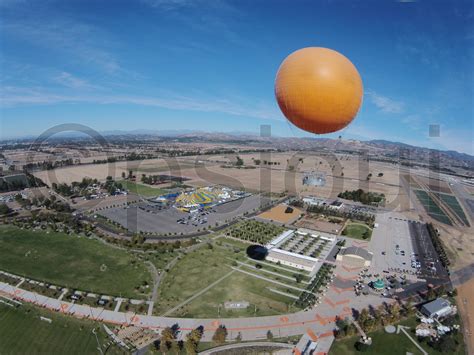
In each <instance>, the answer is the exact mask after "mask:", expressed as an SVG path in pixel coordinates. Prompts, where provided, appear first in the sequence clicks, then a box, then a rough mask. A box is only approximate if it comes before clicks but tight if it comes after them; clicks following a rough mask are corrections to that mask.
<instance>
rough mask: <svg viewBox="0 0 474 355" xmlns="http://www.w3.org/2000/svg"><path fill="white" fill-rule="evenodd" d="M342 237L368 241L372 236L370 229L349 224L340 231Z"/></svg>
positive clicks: (359, 224)
mask: <svg viewBox="0 0 474 355" xmlns="http://www.w3.org/2000/svg"><path fill="white" fill-rule="evenodd" d="M342 235H343V236H345V237H350V238H354V239H362V240H367V241H369V240H370V238H371V236H372V229H371V228H369V227H368V226H367V225H365V224H362V223H355V222H349V223H348V224H347V225H346V227H345V228H344V230H343V231H342Z"/></svg>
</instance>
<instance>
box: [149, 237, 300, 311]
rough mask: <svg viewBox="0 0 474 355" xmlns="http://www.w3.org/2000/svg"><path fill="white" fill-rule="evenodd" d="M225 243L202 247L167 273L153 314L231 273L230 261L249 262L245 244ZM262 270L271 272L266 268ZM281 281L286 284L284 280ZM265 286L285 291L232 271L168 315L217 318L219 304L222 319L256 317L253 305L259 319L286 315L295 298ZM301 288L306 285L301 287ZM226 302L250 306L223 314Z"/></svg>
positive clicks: (293, 282)
mask: <svg viewBox="0 0 474 355" xmlns="http://www.w3.org/2000/svg"><path fill="white" fill-rule="evenodd" d="M227 241H229V240H228V239H227V240H226V241H224V240H219V241H218V242H217V243H214V246H213V249H209V248H208V247H207V246H203V247H201V248H200V249H198V250H196V251H194V252H191V253H190V254H188V255H186V256H184V257H183V258H182V259H181V260H180V261H179V262H178V263H177V264H176V265H175V266H174V267H173V268H172V269H171V270H170V272H169V273H168V274H167V275H166V277H165V278H164V280H163V281H162V283H161V285H160V289H159V296H158V302H157V304H155V312H156V314H163V313H164V312H166V311H167V310H169V309H171V308H173V307H175V306H176V305H178V304H180V303H181V302H183V301H185V300H187V299H188V298H190V297H191V296H193V295H195V294H196V293H197V292H199V291H201V290H203V289H204V288H205V287H206V286H208V285H210V284H212V283H213V282H215V281H217V280H219V279H220V278H222V277H223V276H225V275H227V274H229V273H230V272H232V267H237V266H238V264H237V263H236V262H233V260H235V261H240V262H248V259H247V257H246V254H245V248H243V247H242V246H247V245H244V244H243V243H240V242H238V241H232V242H237V243H232V242H231V243H227ZM239 243H240V244H239ZM218 244H221V245H222V246H220V245H218ZM249 264H250V266H249V267H244V270H246V271H248V272H252V273H254V274H258V275H261V276H265V277H268V278H271V279H276V276H273V275H271V274H267V273H264V272H263V271H262V270H257V269H255V268H254V264H255V262H249ZM264 267H265V268H268V270H272V271H273V269H272V268H271V267H269V266H268V267H267V266H264ZM283 273H284V272H282V274H283ZM281 280H283V281H286V280H284V279H283V278H282V279H281ZM288 284H290V285H295V284H296V281H294V280H288ZM268 287H272V288H274V289H279V290H280V291H285V289H284V287H282V286H278V285H275V284H273V283H271V282H269V281H264V280H260V279H257V278H255V277H253V276H250V275H246V274H242V273H240V272H238V271H234V272H232V273H231V274H230V275H229V276H228V277H226V278H225V279H223V280H222V281H220V282H219V283H218V284H216V285H215V286H214V287H212V288H210V289H209V290H208V291H206V292H204V293H203V294H202V295H200V296H199V297H197V298H196V299H194V300H192V301H191V302H190V303H188V304H186V305H185V306H183V307H182V308H180V309H178V310H176V311H175V312H174V313H172V314H170V315H171V316H177V317H204V318H208V317H217V309H218V306H219V305H221V307H220V316H221V317H243V316H251V315H254V314H255V306H256V307H257V315H260V316H261V315H273V314H281V313H286V312H287V311H288V304H291V303H293V302H294V299H292V298H290V297H286V296H284V295H279V294H277V293H274V292H272V291H269V290H268ZM300 287H301V288H304V287H305V286H304V285H300ZM296 296H297V295H296ZM226 301H235V302H237V301H247V302H249V303H250V304H251V306H250V307H249V308H248V309H246V310H233V311H230V310H229V311H226V310H225V309H224V307H223V306H222V305H223V303H224V302H226ZM292 310H297V308H295V307H293V308H292Z"/></svg>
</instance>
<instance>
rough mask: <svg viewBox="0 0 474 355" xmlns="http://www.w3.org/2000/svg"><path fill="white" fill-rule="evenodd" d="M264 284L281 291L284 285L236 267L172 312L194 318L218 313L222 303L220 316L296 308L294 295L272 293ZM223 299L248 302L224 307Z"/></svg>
mask: <svg viewBox="0 0 474 355" xmlns="http://www.w3.org/2000/svg"><path fill="white" fill-rule="evenodd" d="M246 270H248V269H246ZM267 287H271V288H274V289H279V290H281V291H284V288H283V287H279V286H277V285H275V284H273V283H271V282H267V281H263V280H259V279H257V278H255V277H252V276H249V275H245V274H242V273H240V272H238V271H236V272H234V273H233V274H232V275H231V276H230V277H228V278H227V279H225V280H223V281H222V282H221V283H219V284H217V285H216V286H215V287H213V288H212V289H210V290H209V291H207V292H206V293H204V294H203V295H201V296H200V297H198V298H196V299H195V300H193V301H192V302H191V303H189V304H188V305H186V306H185V307H184V309H183V310H181V311H177V312H176V314H175V315H176V316H178V317H195V318H202V317H207V318H208V317H217V309H218V306H219V305H221V307H220V316H221V317H251V316H254V315H256V316H270V315H278V314H284V313H288V312H289V311H290V312H296V311H298V310H299V308H297V307H296V306H292V304H293V302H294V301H295V300H294V299H292V298H289V297H286V296H283V295H280V294H277V293H274V292H272V291H270V290H268V289H267ZM303 288H304V287H303ZM226 301H234V302H238V301H247V302H249V303H250V306H249V307H248V308H247V309H242V310H226V309H224V307H223V303H224V302H226ZM255 307H256V310H255ZM289 307H290V308H289ZM255 311H256V312H255Z"/></svg>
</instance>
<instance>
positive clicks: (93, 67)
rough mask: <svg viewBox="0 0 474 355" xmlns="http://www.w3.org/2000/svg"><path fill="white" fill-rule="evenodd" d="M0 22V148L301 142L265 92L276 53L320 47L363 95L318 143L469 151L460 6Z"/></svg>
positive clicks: (34, 5)
mask: <svg viewBox="0 0 474 355" xmlns="http://www.w3.org/2000/svg"><path fill="white" fill-rule="evenodd" d="M0 14H1V15H0V16H1V21H0V30H1V58H0V65H1V66H0V73H1V78H0V80H1V89H0V90H1V92H0V94H1V111H0V114H1V126H0V128H1V135H0V137H1V138H5V137H12V136H21V135H29V134H39V133H41V132H42V131H44V130H46V129H48V128H50V127H51V126H54V125H56V124H60V123H82V124H85V125H88V126H90V127H92V128H93V129H96V130H115V129H120V130H133V129H153V130H170V129H197V130H205V131H221V132H222V131H240V132H258V131H259V127H260V125H262V124H270V125H271V126H272V132H273V133H274V134H275V135H280V136H310V135H309V134H306V133H305V132H303V131H301V130H299V129H298V128H296V127H294V126H292V125H290V124H289V123H288V122H287V121H286V119H285V118H284V117H283V115H282V114H281V113H280V111H279V109H278V105H277V104H276V102H275V99H274V94H273V84H274V78H275V74H276V71H277V70H278V67H279V65H280V63H281V61H282V60H283V59H284V58H285V57H286V56H287V55H288V54H290V53H291V52H293V51H295V50H297V49H299V48H302V47H310V46H322V47H329V48H332V49H335V50H337V51H339V52H341V53H342V54H344V55H346V56H347V57H348V58H349V59H350V60H351V61H352V62H353V63H354V64H355V65H356V67H357V68H358V70H359V72H360V74H361V76H362V80H363V82H364V90H365V95H364V102H363V106H362V109H361V111H360V112H359V115H358V116H357V118H356V119H355V120H354V121H353V122H352V124H351V125H349V126H348V127H347V128H346V129H344V130H343V131H342V132H340V133H338V134H333V135H327V136H328V137H337V135H339V134H342V136H343V137H344V138H356V139H388V140H393V141H401V142H405V143H409V144H415V145H421V146H428V147H435V148H441V149H454V150H458V151H461V152H466V153H469V154H471V155H472V154H473V143H472V142H473V132H474V131H473V121H474V120H473V111H474V109H473V102H474V94H473V85H474V84H473V82H474V80H473V64H472V63H474V58H473V48H474V46H473V44H474V25H473V24H474V9H473V6H472V1H415V2H413V1H407V0H405V1H356V0H354V1H352V0H347V1H342V0H341V1H296V0H295V1H290V0H288V1H279V0H260V1H259V0H240V1H230V0H209V1H202V0H142V1H140V0H134V1H133V0H130V1H122V0H114V1H106V0H104V1H99V0H95V1H88V0H80V1H73V0H68V1H50V0H37V1H26V0H23V1H22V0H0ZM430 124H439V125H440V127H441V136H440V137H431V138H430V137H428V128H429V125H430Z"/></svg>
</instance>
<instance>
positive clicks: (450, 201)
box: [435, 193, 470, 227]
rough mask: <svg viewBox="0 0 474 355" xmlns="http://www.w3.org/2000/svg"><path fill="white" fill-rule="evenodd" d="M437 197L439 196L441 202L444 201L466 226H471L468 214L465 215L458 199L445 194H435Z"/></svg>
mask: <svg viewBox="0 0 474 355" xmlns="http://www.w3.org/2000/svg"><path fill="white" fill-rule="evenodd" d="M435 194H436V196H438V197H439V198H440V199H441V201H443V202H444V203H445V204H447V205H448V206H449V208H451V210H453V212H454V213H455V214H456V215H457V216H458V217H459V218H461V220H462V221H463V222H464V224H465V225H467V226H468V227H469V226H470V224H469V221H468V220H467V217H466V214H465V213H464V210H463V209H462V207H461V205H460V204H459V201H458V199H457V198H456V197H455V196H453V195H447V194H443V193H435Z"/></svg>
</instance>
